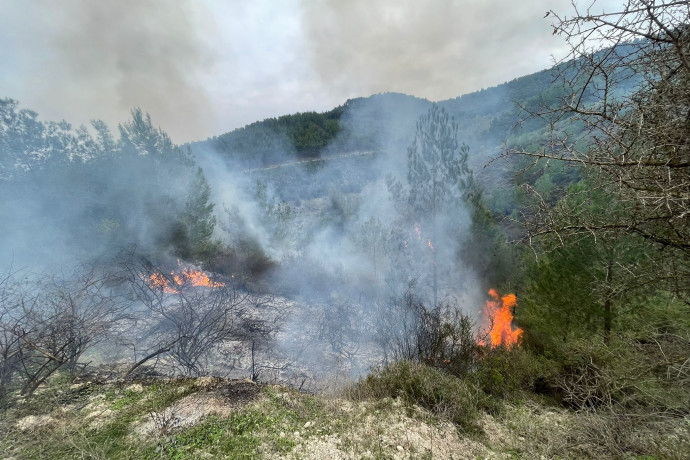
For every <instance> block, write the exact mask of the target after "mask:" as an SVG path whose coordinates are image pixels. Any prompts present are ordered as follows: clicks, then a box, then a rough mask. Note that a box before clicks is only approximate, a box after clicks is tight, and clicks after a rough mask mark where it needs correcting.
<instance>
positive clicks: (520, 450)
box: [0, 0, 690, 459]
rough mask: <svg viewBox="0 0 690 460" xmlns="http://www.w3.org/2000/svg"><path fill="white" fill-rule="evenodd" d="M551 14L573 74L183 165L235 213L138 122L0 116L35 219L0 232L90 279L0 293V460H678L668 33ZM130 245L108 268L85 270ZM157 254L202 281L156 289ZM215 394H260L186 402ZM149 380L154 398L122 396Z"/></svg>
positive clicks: (272, 132)
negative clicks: (496, 313)
mask: <svg viewBox="0 0 690 460" xmlns="http://www.w3.org/2000/svg"><path fill="white" fill-rule="evenodd" d="M551 14H552V17H554V18H555V19H554V21H555V22H554V28H555V32H556V33H558V34H561V35H563V36H564V37H565V38H566V41H567V42H568V43H569V44H571V49H572V54H571V56H569V59H567V60H565V61H564V62H562V63H559V64H558V65H557V66H556V67H554V69H551V70H549V71H544V72H541V73H538V74H535V75H532V76H527V77H523V78H520V79H517V80H515V81H513V82H509V83H507V84H505V85H501V86H499V87H497V88H490V89H487V90H483V91H480V92H478V93H474V94H471V95H466V96H463V97H460V98H458V99H455V100H450V101H443V102H440V103H438V104H431V103H430V102H428V101H425V100H421V99H416V98H412V97H409V96H404V95H399V94H382V95H376V96H372V97H370V98H361V99H353V100H350V101H348V102H347V103H346V104H345V105H344V106H342V107H338V108H336V109H334V110H333V111H330V112H327V113H324V114H315V113H307V114H296V115H290V116H285V117H280V118H278V119H274V120H267V121H264V122H260V123H255V124H253V125H250V126H248V127H246V128H244V129H243V130H237V131H234V132H232V133H228V134H224V135H222V136H219V137H218V138H215V139H211V140H208V141H205V142H203V143H198V144H194V145H193V146H192V147H193V148H194V152H195V153H196V154H197V155H198V157H197V160H198V161H199V163H200V164H205V161H206V160H208V159H209V158H210V155H212V151H213V152H214V153H213V154H214V155H215V154H216V153H218V154H220V157H221V158H222V159H223V160H224V161H226V162H228V163H229V164H231V165H232V166H234V167H235V168H234V169H235V170H236V171H245V172H244V173H241V174H239V176H242V177H244V178H245V179H246V178H247V177H248V178H249V180H248V181H246V183H242V184H239V185H238V187H237V190H239V192H237V193H240V192H241V193H244V194H245V195H244V196H246V197H248V200H247V201H250V203H247V202H244V201H239V202H238V201H235V202H230V203H215V204H216V206H215V207H214V204H213V203H211V197H212V193H213V190H212V189H211V185H217V186H222V184H217V183H215V182H213V181H211V183H210V184H209V183H208V181H207V180H206V178H205V176H204V174H203V172H202V171H201V170H199V169H197V168H196V167H195V164H194V161H195V160H194V158H193V157H192V155H191V154H189V153H185V152H184V150H181V149H180V148H178V147H175V146H173V145H172V144H171V143H170V142H169V139H168V138H167V136H166V135H165V134H164V133H163V132H162V131H161V130H156V129H154V128H153V126H152V124H151V121H150V120H149V119H148V118H147V117H145V116H144V115H143V114H142V113H141V111H134V112H133V119H132V121H130V122H128V123H125V124H123V126H122V127H121V129H120V138H119V139H118V140H114V139H113V137H112V136H111V135H110V133H109V132H108V131H107V129H105V127H104V126H103V125H102V124H100V123H95V124H94V129H95V132H96V135H95V136H92V135H91V134H89V133H88V132H87V131H86V130H84V129H77V130H72V129H71V127H69V126H68V125H66V124H64V123H57V124H56V123H42V122H39V121H38V120H37V118H36V115H35V114H34V113H32V112H30V111H18V110H17V109H16V103H15V102H13V101H8V100H4V101H2V104H1V105H0V108H2V110H3V112H2V114H3V118H2V120H3V123H4V124H3V129H2V131H0V142H1V143H0V148H1V149H2V157H0V158H1V159H2V162H1V163H0V167H2V169H1V170H0V173H1V177H2V181H3V182H2V183H1V184H0V193H2V194H3V195H2V198H3V199H5V200H9V202H14V203H19V202H20V199H21V198H22V197H24V196H28V197H31V200H28V202H29V204H30V205H29V206H25V207H23V208H22V212H16V210H13V209H10V208H8V207H3V208H2V210H1V211H0V212H2V213H3V214H4V216H0V217H4V218H6V220H8V221H11V222H13V223H15V225H14V226H13V227H10V229H11V230H10V234H9V236H10V238H11V239H12V240H13V241H24V242H26V241H36V239H35V238H34V239H32V238H24V237H25V236H26V235H24V233H26V234H30V232H29V231H28V230H27V229H30V228H31V225H30V223H32V222H34V220H33V217H35V216H41V217H46V218H47V222H49V223H51V224H53V225H55V226H57V230H56V231H54V232H45V231H39V230H41V229H36V230H35V231H36V235H39V236H41V237H43V236H44V235H45V236H46V237H47V238H48V243H49V245H51V246H55V245H58V244H62V245H63V246H64V247H67V248H76V249H77V250H79V251H80V254H86V255H88V256H92V257H89V261H90V262H91V263H92V264H93V265H90V266H89V267H91V268H93V267H98V268H99V270H100V269H103V268H102V267H107V269H105V270H104V272H100V271H94V270H85V269H82V270H81V271H79V273H78V274H79V276H76V275H74V276H72V275H69V274H65V273H63V274H61V276H57V275H51V276H45V277H36V276H35V275H34V274H33V273H32V274H31V276H27V277H26V278H23V276H24V275H23V272H21V270H18V269H15V268H12V269H10V270H8V271H6V272H2V273H4V274H3V275H2V276H0V302H2V304H1V305H2V310H1V311H0V398H2V403H3V408H2V409H1V410H2V411H3V415H4V416H3V418H2V421H1V422H0V424H2V425H1V427H2V430H1V431H2V432H3V438H1V439H0V449H1V450H3V451H4V452H8V455H10V456H13V457H15V458H45V457H52V458H74V457H79V456H83V457H88V456H91V457H96V458H99V457H100V458H117V457H118V456H119V457H120V458H161V457H162V458H199V457H204V456H212V457H221V458H222V457H223V456H225V457H227V458H237V457H247V458H279V457H286V456H287V457H290V456H291V457H294V458H327V457H331V458H420V457H421V458H424V457H427V458H438V457H440V458H477V457H489V458H542V457H543V458H637V459H642V458H645V459H650V458H654V459H682V458H688V457H690V423H689V421H690V399H689V398H688V395H689V394H690V321H689V320H688V318H690V315H688V313H690V310H689V307H690V291H688V286H690V283H689V282H688V281H689V279H688V273H690V272H689V271H688V267H690V259H689V258H688V256H689V254H690V253H689V252H688V230H689V228H690V219H688V217H689V214H688V204H689V203H690V189H689V182H688V178H689V177H690V176H689V171H690V163H689V162H688V146H689V145H690V135H689V134H690V133H688V123H687V120H688V113H689V110H688V107H689V106H690V104H689V103H688V95H689V94H690V92H689V91H688V81H689V80H688V73H689V72H690V66H689V65H688V62H689V59H688V56H689V55H690V49H689V48H688V43H690V39H689V38H688V37H689V36H688V33H689V32H688V31H689V29H688V27H687V23H688V22H690V7H689V6H688V4H687V2H649V1H646V0H631V1H629V2H627V3H626V4H625V5H624V6H623V7H622V8H621V10H620V11H619V12H618V13H607V14H604V15H593V14H591V12H590V11H587V12H579V11H576V12H575V15H574V16H568V19H565V18H563V19H561V18H560V16H558V15H557V14H556V13H553V12H552V13H551ZM583 31H585V32H583ZM583 33H584V34H585V35H586V38H587V40H585V41H582V38H584V36H583V35H582V34H583ZM513 99H514V100H517V102H518V105H514V104H512V100H513ZM517 122H521V123H518V124H516V123H517ZM462 142H465V143H466V145H465V144H463V143H462ZM370 151H371V152H373V153H371V154H369V153H367V154H357V155H350V156H345V155H344V154H349V153H363V152H370ZM401 152H407V156H406V160H407V161H404V158H403V157H402V155H401ZM492 157H493V158H494V161H493V162H490V164H489V165H488V166H487V167H486V168H484V169H483V170H482V171H481V172H480V171H479V170H478V168H477V166H478V165H480V164H485V163H486V162H488V161H489V160H490V159H491V158H492ZM302 159H309V160H310V161H309V162H306V163H300V162H299V160H302ZM288 163H289V164H288ZM280 164H283V166H282V167H272V168H268V169H264V168H265V167H266V166H271V165H272V166H278V165H280ZM138 171H139V172H138ZM383 177H386V180H385V183H384V181H383V180H382V179H383ZM238 182H240V180H239V179H238ZM63 184H71V185H70V186H69V187H67V188H64V189H63V188H62V187H63ZM122 184H128V185H127V186H122ZM131 184H135V186H134V187H132V186H131ZM76 197H80V198H79V203H80V204H81V205H80V206H74V203H75V201H74V200H75V198H76ZM96 197H98V199H96ZM102 197H108V198H112V199H108V200H101V199H100V198H102ZM85 198H86V199H85ZM67 203H68V204H67ZM221 204H222V206H223V208H224V209H223V211H224V212H223V211H221V210H220V209H219V208H220V205H221ZM137 206H138V207H140V208H141V209H139V210H138V211H137ZM214 212H215V214H214ZM62 222H67V224H68V225H69V227H70V229H71V230H72V232H73V234H74V235H75V238H73V239H71V240H68V241H61V240H60V239H61V238H62V237H63V236H64V235H65V234H68V232H65V231H64V229H62V228H61V227H60V225H64V224H63V223H62ZM148 225H150V228H149V227H147V226H148ZM219 229H220V230H222V232H219ZM214 231H216V232H217V233H213V232H214ZM220 235H222V237H223V239H222V240H220V239H216V238H220ZM51 238H52V239H51ZM511 240H513V242H515V243H517V244H509V243H508V242H509V241H511ZM38 241H41V240H40V238H39V239H38ZM87 243H88V244H87ZM128 244H135V245H137V246H138V247H139V248H137V250H136V251H134V254H135V255H136V257H131V254H132V251H131V249H130V252H128V254H129V255H130V258H127V259H125V260H124V263H123V259H121V258H120V259H116V260H117V261H118V263H117V264H115V263H113V259H109V258H107V257H95V256H96V255H101V251H102V249H103V248H104V247H106V248H110V249H116V248H122V246H126V245H128ZM96 248H97V249H98V251H96ZM140 249H143V250H140ZM141 252H143V253H144V254H143V255H144V257H139V254H140V253H141ZM171 256H176V257H179V258H180V259H182V262H180V263H181V264H184V263H186V262H199V263H200V264H201V267H202V268H204V269H206V270H212V271H213V272H215V275H211V277H210V278H208V276H209V275H207V274H205V273H203V272H202V271H198V270H196V271H193V272H192V268H191V267H189V266H186V267H184V271H182V267H174V268H173V269H172V273H170V274H168V273H169V272H170V269H169V267H170V266H171V264H170V263H167V265H166V261H168V259H169V258H170V257H171ZM95 260H98V261H99V263H101V264H100V265H95V263H94V262H95ZM104 260H105V262H104ZM185 261H186V262H185ZM114 267H116V268H117V269H113V268H114ZM161 267H164V268H161ZM20 268H23V267H20ZM196 268H197V267H194V269H196ZM176 270H177V271H176ZM180 272H182V274H181V273H180ZM185 273H186V274H187V275H184V274H185ZM190 273H195V274H197V275H194V276H202V277H203V276H207V282H206V284H204V285H203V286H204V287H203V288H199V286H198V285H195V284H194V283H192V282H191V280H193V275H189V274H190ZM95 275H97V276H95ZM188 281H190V282H188ZM477 286H480V288H477ZM489 287H496V288H498V290H499V291H501V292H508V291H513V292H516V294H517V306H516V307H514V308H512V310H510V307H509V308H508V310H509V313H510V315H514V318H515V319H514V322H515V325H514V326H517V327H520V329H521V330H522V335H521V336H520V337H521V342H520V343H519V345H518V346H509V345H508V344H504V343H497V342H492V341H491V339H490V338H488V337H487V334H486V329H487V328H488V327H491V326H492V324H491V318H489V319H488V322H487V323H484V324H479V325H478V324H476V317H474V316H473V315H472V314H471V313H472V309H473V308H475V307H476V306H477V305H476V303H475V304H472V302H476V299H474V298H473V295H472V293H473V292H474V291H473V290H472V289H475V290H476V291H481V290H484V289H488V288H489ZM281 296H282V297H281ZM511 317H512V316H511ZM106 344H107V345H106ZM112 344H116V345H117V346H118V347H121V349H126V350H131V353H130V352H129V351H128V354H127V357H126V359H123V358H122V357H121V356H120V357H118V358H117V359H118V360H120V364H121V365H124V367H125V371H123V370H122V369H119V372H118V377H117V378H112V377H111V378H107V379H97V378H96V376H94V375H92V374H89V366H88V362H85V358H86V357H94V359H95V358H98V357H102V356H106V355H107V353H106V351H111V350H110V348H111V347H110V346H111V345H112ZM113 348H115V347H113ZM281 353H282V354H281ZM132 356H133V358H132ZM307 363H308V365H307ZM223 366H225V367H223ZM372 366H373V370H372ZM232 371H235V372H239V373H242V374H243V375H244V376H247V377H250V378H251V379H252V380H253V381H254V382H238V381H229V380H224V379H216V378H210V377H208V376H209V375H218V374H219V373H225V372H232ZM156 372H163V373H165V375H166V376H167V377H176V378H175V379H170V380H165V379H163V378H160V377H159V378H158V379H153V380H141V378H142V377H141V376H142V374H145V373H149V374H150V375H154V374H155V373H156ZM180 376H185V377H186V378H182V379H180V378H179V377H180ZM199 376H206V377H202V378H201V379H199V378H192V377H199ZM352 376H355V377H360V378H359V380H357V381H355V382H353V381H352V380H346V381H345V382H343V380H344V379H347V378H350V377H352ZM258 381H264V382H266V381H282V382H283V384H287V385H288V386H289V385H292V386H293V387H295V388H298V389H301V390H304V389H305V388H311V389H314V390H319V389H321V390H323V389H324V388H326V389H328V392H329V393H330V395H328V396H327V395H321V396H316V395H310V394H305V393H300V392H299V391H295V390H290V389H288V386H285V385H284V386H279V385H259V384H258V383H256V382H258ZM308 382H311V383H314V382H315V383H314V384H313V386H310V385H309V383H308ZM190 407H192V408H196V412H195V410H193V409H190ZM206 409H207V410H206ZM36 438H38V441H36Z"/></svg>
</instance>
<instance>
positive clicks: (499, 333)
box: [479, 289, 523, 348]
mask: <svg viewBox="0 0 690 460" xmlns="http://www.w3.org/2000/svg"><path fill="white" fill-rule="evenodd" d="M489 296H491V299H490V300H487V301H486V303H485V304H484V316H485V318H484V319H485V321H486V324H487V326H488V327H489V328H490V329H489V339H490V341H491V343H490V344H487V343H485V342H484V341H479V344H480V345H484V346H486V345H491V348H495V347H498V346H504V347H506V348H512V347H513V346H515V345H517V344H518V343H519V342H520V339H521V338H522V333H523V331H522V329H520V328H519V327H518V328H515V329H513V311H512V308H513V307H514V306H515V305H517V297H516V296H515V294H506V295H504V296H503V297H500V298H499V295H498V292H496V290H495V289H490V290H489Z"/></svg>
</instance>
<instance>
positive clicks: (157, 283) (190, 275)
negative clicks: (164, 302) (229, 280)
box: [148, 262, 225, 294]
mask: <svg viewBox="0 0 690 460" xmlns="http://www.w3.org/2000/svg"><path fill="white" fill-rule="evenodd" d="M178 264H179V262H178ZM148 285H149V287H150V288H151V289H156V288H157V289H163V292H165V293H166V294H179V292H180V291H179V289H180V287H181V286H184V285H189V286H197V287H198V286H203V287H210V288H217V287H224V286H225V283H220V282H216V281H212V280H211V279H210V278H209V277H208V275H207V274H206V273H204V272H202V271H201V270H193V269H191V268H189V267H186V268H184V269H183V270H182V272H180V273H175V272H170V277H165V276H163V274H161V273H153V274H152V275H150V276H149V277H148Z"/></svg>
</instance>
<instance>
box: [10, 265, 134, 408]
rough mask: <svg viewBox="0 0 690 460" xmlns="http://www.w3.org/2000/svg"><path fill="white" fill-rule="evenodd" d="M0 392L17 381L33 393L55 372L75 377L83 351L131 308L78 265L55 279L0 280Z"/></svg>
mask: <svg viewBox="0 0 690 460" xmlns="http://www.w3.org/2000/svg"><path fill="white" fill-rule="evenodd" d="M0 284H2V286H0V291H1V293H0V354H1V355H2V361H1V363H0V381H1V382H0V392H3V393H4V392H5V391H6V390H7V389H8V388H9V385H10V383H11V382H12V380H14V379H15V378H16V377H18V378H19V380H20V381H21V393H22V394H24V395H31V394H32V393H33V392H34V391H35V390H36V388H38V386H39V385H41V384H42V383H43V382H45V381H46V380H47V379H48V378H49V377H50V376H52V375H53V374H54V373H55V372H56V371H57V370H59V369H66V370H68V371H69V372H70V373H71V374H72V375H73V376H74V375H75V374H76V372H77V371H78V369H79V367H84V366H85V365H84V364H83V363H80V362H79V361H80V358H81V357H82V356H83V355H84V353H85V352H86V351H87V350H88V349H90V348H92V347H94V346H95V345H96V344H98V343H99V342H100V341H102V340H103V339H104V338H106V337H107V335H108V333H109V332H110V331H111V330H112V329H113V328H114V327H115V326H116V325H117V323H118V321H120V320H121V319H123V318H124V315H125V312H126V311H127V309H128V307H129V304H128V302H127V301H126V300H125V299H123V298H122V297H120V296H119V295H117V293H116V289H115V286H114V284H113V282H112V278H111V276H110V275H109V274H108V273H105V272H103V271H102V270H99V269H97V268H96V267H92V266H86V265H82V266H79V267H77V268H76V269H75V270H74V271H73V272H70V273H63V274H58V275H50V276H46V275H27V276H26V277H25V279H22V280H17V279H16V278H15V277H13V276H11V275H7V276H5V277H4V278H3V279H2V281H1V282H0Z"/></svg>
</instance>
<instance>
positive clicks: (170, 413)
mask: <svg viewBox="0 0 690 460" xmlns="http://www.w3.org/2000/svg"><path fill="white" fill-rule="evenodd" d="M0 411H1V412H0V415H1V417H0V458H4V459H32V458H35V459H47V458H50V459H61V458H64V459H76V458H82V459H168V458H170V459H196V458H228V459H235V458H246V459H251V458H303V459H330V458H343V459H344V458H348V459H349V458H351V459H359V458H372V459H397V458H414V459H417V458H429V459H430V458H448V459H480V458H481V459H484V458H505V459H517V458H525V459H541V458H559V459H566V458H635V459H640V460H641V459H646V460H651V459H684V458H690V420H688V419H687V418H669V419H660V420H656V421H645V420H640V419H638V420H629V419H627V418H625V417H621V416H619V415H614V414H610V413H601V412H574V411H571V410H566V409H563V408H562V407H559V406H558V405H555V404H552V403H549V402H548V400H540V399H539V397H536V396H534V397H529V396H527V397H524V398H511V399H506V398H497V397H496V396H489V395H487V394H486V393H485V392H483V391H482V390H481V389H480V388H479V387H477V386H475V385H473V384H472V383H471V382H468V381H466V380H461V379H458V378H456V377H453V376H451V375H448V374H446V373H443V372H441V371H439V370H436V369H433V368H430V367H426V366H421V365H418V364H412V363H406V362H403V363H397V364H394V365H392V366H389V367H388V368H386V369H383V370H382V371H379V372H375V373H374V374H372V375H370V376H369V377H368V378H367V379H365V380H363V381H361V382H359V383H357V384H355V385H353V386H351V387H350V388H348V389H346V390H344V391H343V393H342V394H341V395H340V396H339V397H321V396H314V395H307V394H302V393H299V392H296V391H293V390H290V389H287V388H285V387H279V386H271V385H264V386H260V385H257V384H255V383H252V382H249V381H237V380H235V381H230V380H224V379H213V378H199V379H181V380H150V381H139V382H134V383H133V382H126V383H123V382H119V383H107V384H106V383H92V382H88V381H83V382H77V383H71V384H70V383H69V382H65V381H62V382H61V381H60V380H59V379H56V380H55V381H53V382H52V383H51V384H50V385H49V386H48V387H46V388H42V389H41V390H40V391H39V393H38V394H36V395H34V396H33V397H32V398H31V399H29V400H23V399H21V398H14V399H12V400H11V401H10V402H9V404H8V405H7V406H6V407H5V408H3V409H0Z"/></svg>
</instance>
